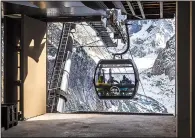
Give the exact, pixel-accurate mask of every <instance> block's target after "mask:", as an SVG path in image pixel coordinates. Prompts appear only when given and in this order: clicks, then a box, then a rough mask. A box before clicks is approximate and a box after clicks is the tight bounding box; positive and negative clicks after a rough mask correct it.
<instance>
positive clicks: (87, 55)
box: [48, 20, 175, 113]
mask: <svg viewBox="0 0 195 138" xmlns="http://www.w3.org/2000/svg"><path fill="white" fill-rule="evenodd" d="M131 24H132V26H130V28H129V31H130V34H131V38H130V40H131V43H130V45H131V47H130V50H131V54H132V56H133V58H134V60H135V63H136V64H137V66H138V69H139V72H140V80H141V84H142V85H140V87H139V90H138V94H137V98H138V100H99V99H98V97H97V95H96V93H95V90H94V87H93V83H92V80H93V74H94V69H95V66H96V64H97V62H98V60H99V59H105V58H107V59H110V58H112V56H111V54H110V53H109V50H110V49H106V48H103V47H98V48H97V47H96V48H86V47H85V48H74V51H73V55H72V59H71V60H72V64H71V73H70V82H69V91H68V92H66V96H67V103H66V104H65V105H66V106H65V108H64V112H71V111H113V112H140V113H141V112H156V113H174V112H175V77H173V76H174V71H175V67H174V64H172V63H173V62H174V61H175V59H174V58H173V56H175V43H174V41H175V40H174V34H175V28H174V20H148V21H146V20H145V21H132V22H131ZM74 38H75V39H76V40H77V41H78V42H79V43H80V45H81V46H85V45H87V44H89V43H92V42H94V41H97V42H96V43H93V44H90V45H93V46H100V45H102V43H101V42H100V41H98V40H99V38H98V37H96V33H95V32H94V30H93V29H91V28H90V27H89V26H87V25H86V24H85V25H84V26H83V25H77V28H76V33H75V34H74ZM78 47H79V45H78ZM117 49H121V50H123V45H119V47H117V48H114V49H111V50H112V51H114V50H115V51H119V50H117ZM162 53H164V54H162ZM55 55H56V48H54V47H53V48H51V49H49V54H48V59H49V64H50V65H49V70H50V71H51V68H52V63H53V62H54V60H55ZM124 58H131V56H130V53H129V52H128V53H127V54H126V55H124ZM157 61H160V62H157ZM159 65H160V66H161V68H163V70H164V71H163V72H161V73H160V72H158V68H157V66H159ZM170 76H171V77H170ZM142 86H143V87H142ZM142 88H143V89H142Z"/></svg>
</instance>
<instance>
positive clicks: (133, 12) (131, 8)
mask: <svg viewBox="0 0 195 138" xmlns="http://www.w3.org/2000/svg"><path fill="white" fill-rule="evenodd" d="M126 2H127V4H128V6H129V9H130V10H131V13H132V14H133V16H136V14H135V11H134V9H133V7H132V5H131V3H130V2H129V1H126Z"/></svg>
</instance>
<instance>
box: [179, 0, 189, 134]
mask: <svg viewBox="0 0 195 138" xmlns="http://www.w3.org/2000/svg"><path fill="white" fill-rule="evenodd" d="M176 10H177V11H176V45H177V48H176V49H177V53H176V55H177V63H176V64H177V75H176V76H177V79H176V80H177V113H176V115H177V137H190V2H189V1H178V2H177V9H176Z"/></svg>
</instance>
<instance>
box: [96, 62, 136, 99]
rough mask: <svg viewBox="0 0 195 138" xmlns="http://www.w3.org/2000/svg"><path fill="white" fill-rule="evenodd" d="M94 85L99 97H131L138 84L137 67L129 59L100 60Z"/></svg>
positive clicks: (134, 93) (133, 95)
mask: <svg viewBox="0 0 195 138" xmlns="http://www.w3.org/2000/svg"><path fill="white" fill-rule="evenodd" d="M94 86H95V90H96V93H97V95H98V97H99V98H100V99H133V98H134V97H135V95H136V93H137V90H138V86H139V74H138V70H137V67H136V65H135V63H134V62H133V61H132V60H131V59H113V60H110V59H105V60H100V61H99V62H98V64H97V66H96V69H95V74H94Z"/></svg>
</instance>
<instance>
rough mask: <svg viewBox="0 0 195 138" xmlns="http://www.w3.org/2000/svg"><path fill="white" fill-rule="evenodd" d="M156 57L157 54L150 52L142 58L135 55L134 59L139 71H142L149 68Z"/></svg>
mask: <svg viewBox="0 0 195 138" xmlns="http://www.w3.org/2000/svg"><path fill="white" fill-rule="evenodd" d="M156 57H157V55H155V54H150V55H147V56H145V57H143V58H138V57H135V58H134V61H135V63H136V65H137V68H138V70H139V72H142V71H144V70H146V69H149V68H151V67H152V66H153V64H154V61H155V59H156Z"/></svg>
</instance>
